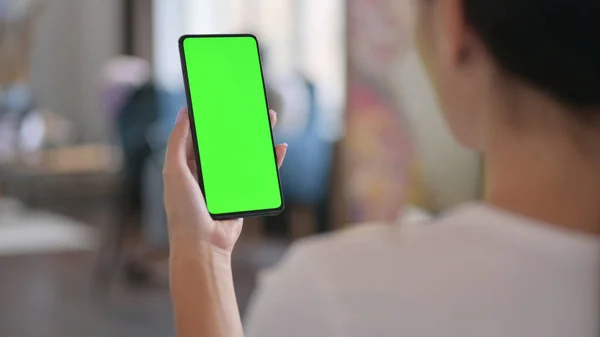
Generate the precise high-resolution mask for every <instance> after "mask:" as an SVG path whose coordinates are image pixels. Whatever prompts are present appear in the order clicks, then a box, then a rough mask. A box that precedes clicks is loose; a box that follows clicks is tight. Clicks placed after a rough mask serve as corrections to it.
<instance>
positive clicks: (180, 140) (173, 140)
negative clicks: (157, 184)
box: [164, 108, 190, 174]
mask: <svg viewBox="0 0 600 337" xmlns="http://www.w3.org/2000/svg"><path fill="white" fill-rule="evenodd" d="M189 134H190V121H189V118H188V115H187V109H185V108H184V109H181V110H180V111H179V113H178V114H177V123H176V124H175V127H174V128H173V131H172V132H171V136H170V137H169V142H168V144H167V153H166V155H165V166H164V171H165V173H173V174H182V172H180V171H183V170H184V169H187V152H188V150H187V148H188V138H190V137H189ZM187 171H189V170H187Z"/></svg>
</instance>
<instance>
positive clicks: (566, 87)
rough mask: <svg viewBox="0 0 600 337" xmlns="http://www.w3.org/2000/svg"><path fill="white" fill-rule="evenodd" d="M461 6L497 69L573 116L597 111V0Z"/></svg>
mask: <svg viewBox="0 0 600 337" xmlns="http://www.w3.org/2000/svg"><path fill="white" fill-rule="evenodd" d="M463 8H464V15H465V19H466V21H467V24H468V25H469V26H470V27H471V28H472V29H474V30H475V32H476V33H477V34H478V36H479V38H480V39H481V40H482V42H483V43H484V44H485V46H486V47H487V49H488V50H489V52H490V53H491V54H492V56H493V57H494V58H495V59H496V62H497V63H498V65H499V66H500V68H501V69H503V70H504V71H505V72H507V73H508V74H510V75H513V76H515V77H518V78H520V79H522V80H524V81H526V82H529V83H530V84H533V85H535V86H537V87H538V88H540V89H541V90H543V91H545V92H546V93H548V94H549V95H551V96H552V97H554V98H555V99H557V100H558V101H560V102H562V103H563V104H565V105H566V106H569V107H571V108H575V109H576V110H575V111H577V112H576V113H577V117H578V118H582V119H584V120H590V119H596V118H599V117H600V113H599V112H598V111H597V110H596V109H595V108H600V18H599V16H600V1H599V0H463Z"/></svg>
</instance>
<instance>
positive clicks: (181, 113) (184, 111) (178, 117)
mask: <svg viewBox="0 0 600 337" xmlns="http://www.w3.org/2000/svg"><path fill="white" fill-rule="evenodd" d="M185 114H186V109H185V108H181V110H179V112H178V113H177V119H176V122H177V123H179V122H181V120H182V119H183V117H185Z"/></svg>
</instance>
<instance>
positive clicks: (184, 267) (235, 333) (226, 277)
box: [170, 242, 243, 337]
mask: <svg viewBox="0 0 600 337" xmlns="http://www.w3.org/2000/svg"><path fill="white" fill-rule="evenodd" d="M170 262H171V263H170V268H171V270H170V274H171V297H172V300H173V308H174V311H175V327H176V330H177V336H178V337H196V336H203V337H241V336H242V335H243V331H242V324H241V319H240V315H239V311H238V307H237V301H236V297H235V290H234V287H233V277H232V273H231V263H230V258H229V256H226V255H222V254H218V253H215V252H214V248H212V247H210V246H209V245H208V244H193V245H190V244H183V243H181V244H180V243H175V242H174V243H172V247H171V257H170Z"/></svg>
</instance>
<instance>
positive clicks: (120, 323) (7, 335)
mask: <svg viewBox="0 0 600 337" xmlns="http://www.w3.org/2000/svg"><path fill="white" fill-rule="evenodd" d="M82 209H86V207H78V213H80V214H73V215H72V216H74V217H76V218H78V219H86V220H92V221H90V222H88V223H90V224H91V225H94V226H101V225H105V222H106V221H107V220H109V219H111V218H113V217H112V216H111V215H110V214H98V209H97V208H87V209H90V214H83V213H81V210H82ZM92 213H94V214H92ZM103 223H104V224H103ZM285 247H286V242H285V241H281V240H279V239H265V238H259V237H252V238H247V237H246V238H243V239H242V240H241V242H240V243H239V244H238V248H237V250H236V254H235V256H234V261H233V268H234V276H235V281H236V292H237V293H238V299H239V305H240V310H242V311H243V310H244V309H245V308H246V306H247V302H248V299H249V297H250V295H251V293H252V291H253V289H254V285H255V284H254V282H255V276H256V273H257V271H258V270H259V269H261V268H264V267H266V266H269V265H272V264H273V263H275V262H276V261H277V260H278V259H279V258H280V256H281V255H282V253H283V252H284V250H285ZM94 262H95V254H94V253H91V252H69V253H58V252H57V253H47V254H35V253H34V254H29V255H4V256H2V255H0V337H13V336H18V337H30V336H31V337H38V336H46V337H54V336H60V337H71V336H73V337H75V336H86V337H95V336H103V337H104V336H115V337H119V336H123V337H138V336H139V337H141V336H144V337H153V336H157V337H158V336H161V337H162V336H172V335H173V322H172V313H171V305H170V299H169V292H168V289H167V287H166V286H165V287H155V288H137V289H135V288H130V287H126V286H125V285H123V283H121V282H119V280H116V282H115V283H114V285H113V288H112V291H111V294H110V298H105V299H100V300H95V299H93V298H92V296H91V295H92V293H91V284H92V283H91V275H92V273H91V271H92V267H93V265H94Z"/></svg>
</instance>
